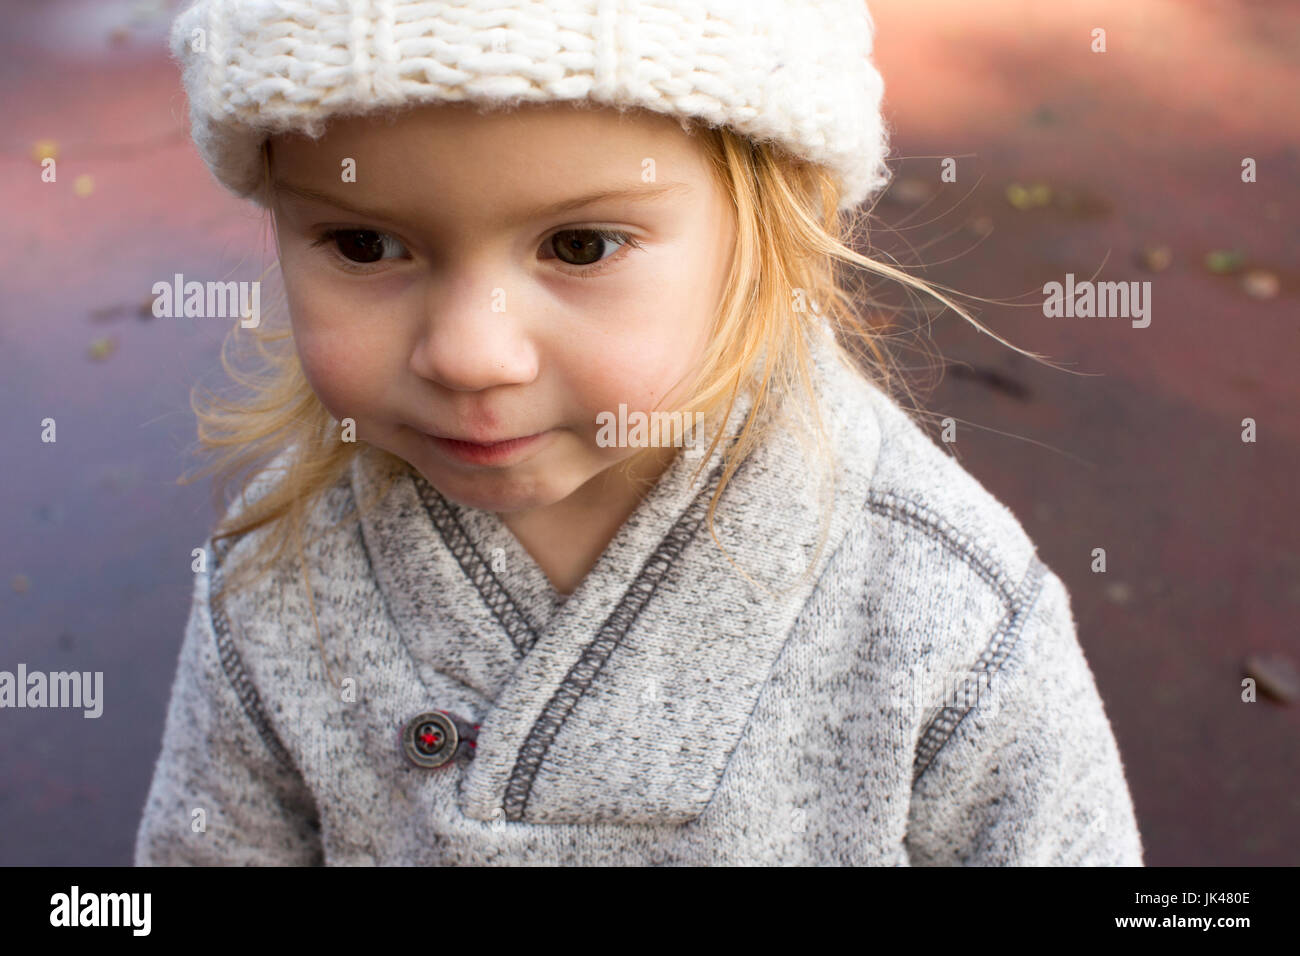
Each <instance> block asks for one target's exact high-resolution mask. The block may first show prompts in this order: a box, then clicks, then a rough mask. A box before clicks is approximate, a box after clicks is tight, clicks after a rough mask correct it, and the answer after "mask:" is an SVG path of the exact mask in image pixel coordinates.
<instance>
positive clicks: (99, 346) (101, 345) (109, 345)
mask: <svg viewBox="0 0 1300 956" xmlns="http://www.w3.org/2000/svg"><path fill="white" fill-rule="evenodd" d="M116 350H117V339H115V338H112V337H109V338H102V339H95V341H93V342H91V343H90V357H91V358H93V359H96V360H98V361H101V362H102V361H103V360H104V359H106V358H108V357H109V356H110V355H112V354H113V353H114V352H115V351H116Z"/></svg>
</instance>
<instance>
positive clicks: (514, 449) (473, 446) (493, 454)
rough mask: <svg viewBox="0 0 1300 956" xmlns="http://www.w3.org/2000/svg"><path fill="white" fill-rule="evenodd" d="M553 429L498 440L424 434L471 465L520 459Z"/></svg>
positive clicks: (457, 458)
mask: <svg viewBox="0 0 1300 956" xmlns="http://www.w3.org/2000/svg"><path fill="white" fill-rule="evenodd" d="M551 431H552V430H547V431H544V432H537V433H536V434H535V435H525V436H523V437H521V438H510V439H507V440H505V441H498V442H472V441H460V440H458V439H455V438H440V437H438V436H437V435H430V434H428V433H427V432H425V433H422V434H424V437H425V438H427V439H428V440H429V441H430V442H431V443H432V444H433V446H434V447H435V448H437V449H438V450H439V451H441V452H442V453H443V454H445V455H448V456H449V457H451V458H454V459H456V460H457V461H461V462H465V463H466V464H470V465H504V464H509V463H511V462H514V461H518V460H519V459H520V458H521V457H523V455H524V454H525V453H527V452H531V451H533V450H535V449H536V448H538V447H539V444H540V442H541V441H542V440H543V439H544V438H546V437H547V436H548V435H550V434H551Z"/></svg>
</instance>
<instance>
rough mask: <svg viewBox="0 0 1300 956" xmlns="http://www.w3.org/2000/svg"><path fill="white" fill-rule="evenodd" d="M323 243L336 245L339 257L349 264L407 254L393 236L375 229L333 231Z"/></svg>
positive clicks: (328, 233) (330, 231) (376, 260)
mask: <svg viewBox="0 0 1300 956" xmlns="http://www.w3.org/2000/svg"><path fill="white" fill-rule="evenodd" d="M323 241H325V242H332V243H334V247H335V248H336V249H338V251H339V255H341V256H342V257H343V258H344V259H347V260H348V261H349V262H357V263H371V262H379V261H380V260H381V259H384V258H386V257H387V258H392V257H394V256H398V257H400V256H401V255H403V254H404V253H405V252H406V248H405V247H404V246H403V245H402V244H401V243H400V242H398V241H397V240H396V239H394V238H393V237H392V236H390V235H388V234H387V233H383V232H377V231H376V230H374V229H331V230H329V232H327V233H326V234H325V238H324V240H323ZM385 253H387V256H385Z"/></svg>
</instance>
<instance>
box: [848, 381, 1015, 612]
mask: <svg viewBox="0 0 1300 956" xmlns="http://www.w3.org/2000/svg"><path fill="white" fill-rule="evenodd" d="M865 384H866V388H867V390H868V392H869V395H870V398H869V401H870V404H871V406H872V410H873V413H874V415H875V421H876V423H877V427H878V429H879V435H880V439H879V441H880V445H879V452H878V457H877V461H876V465H875V468H874V471H873V474H872V480H871V485H870V489H869V491H868V494H867V499H866V512H867V515H866V524H867V525H868V526H869V528H870V529H871V535H872V537H873V538H879V539H883V540H884V541H886V542H888V543H889V546H890V547H891V548H894V549H899V550H901V551H903V552H908V553H910V554H911V555H912V556H913V557H919V556H920V555H924V560H923V561H922V562H921V566H923V567H927V568H929V569H930V570H931V571H932V572H933V574H932V575H931V577H932V579H933V583H934V584H935V586H936V587H941V586H943V582H944V581H945V580H947V582H948V584H951V583H952V582H951V578H950V576H949V574H948V572H947V571H946V570H945V566H948V565H953V564H958V565H961V566H964V567H965V568H967V569H969V571H970V572H971V573H973V574H974V575H975V576H976V577H977V578H978V579H979V580H981V581H983V582H984V584H985V585H986V586H987V588H988V589H989V590H990V591H991V592H993V593H995V594H996V595H998V596H999V597H1000V598H1002V599H1005V600H1011V599H1012V598H1013V597H1014V594H1015V592H1016V589H1017V585H1018V583H1019V582H1020V581H1021V580H1022V579H1023V578H1024V577H1025V575H1026V574H1027V573H1029V572H1030V571H1032V570H1033V568H1034V564H1035V563H1036V562H1037V561H1038V558H1037V549H1036V547H1035V545H1034V542H1033V540H1032V539H1031V538H1030V537H1029V534H1028V533H1027V532H1026V531H1025V529H1024V526H1023V525H1022V524H1021V523H1020V520H1019V519H1018V518H1017V517H1016V515H1015V514H1014V513H1013V512H1012V511H1011V509H1010V508H1008V507H1007V506H1006V505H1005V504H1004V503H1003V502H1002V501H1000V500H999V499H998V498H997V497H996V496H995V495H994V494H993V493H992V492H991V491H989V490H988V489H987V488H986V487H985V486H984V485H983V484H982V483H981V482H980V481H979V480H978V479H977V478H975V476H974V475H972V474H971V473H970V472H969V471H967V470H966V469H965V468H964V467H963V466H962V465H961V463H960V462H959V461H958V460H957V459H956V458H955V457H953V456H952V455H950V454H949V453H948V452H946V451H944V450H943V449H942V448H940V446H939V445H938V444H936V442H935V441H934V440H933V439H932V438H931V437H930V436H929V435H928V434H926V432H925V431H924V430H922V428H921V426H920V425H918V424H917V423H916V422H915V421H914V420H913V419H912V418H911V417H910V416H909V415H908V414H907V412H906V411H904V409H903V408H902V407H900V406H899V405H898V404H897V402H895V401H894V400H893V399H892V398H891V397H889V396H888V395H886V394H885V393H884V392H883V391H881V390H880V389H879V388H878V387H877V386H875V385H874V384H871V383H865Z"/></svg>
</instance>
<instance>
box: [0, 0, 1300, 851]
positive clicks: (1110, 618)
mask: <svg viewBox="0 0 1300 956" xmlns="http://www.w3.org/2000/svg"><path fill="white" fill-rule="evenodd" d="M1135 7H1136V8H1139V9H1134V8H1135ZM871 9H872V10H873V12H874V14H875V18H876V22H877V27H878V37H877V59H878V63H879V65H880V68H881V70H882V72H883V73H884V76H885V79H886V104H885V105H886V113H887V116H888V118H889V121H890V123H891V125H892V127H893V129H894V140H893V142H894V153H895V156H896V159H895V160H894V162H893V163H892V165H893V168H894V170H895V180H894V183H893V185H892V186H891V188H890V190H889V192H888V193H887V194H886V195H885V197H884V198H883V199H882V200H881V201H880V202H879V203H878V205H877V206H876V208H875V212H876V215H877V217H878V219H879V225H878V226H877V228H876V229H875V231H874V232H873V234H872V236H871V238H872V241H873V242H874V243H875V244H876V245H877V246H878V248H879V249H880V250H882V252H881V255H882V257H884V256H888V257H893V258H894V259H895V260H896V261H898V262H899V263H901V264H902V265H904V266H906V267H908V268H909V270H910V271H913V272H915V274H917V275H920V276H922V277H924V278H926V279H929V280H931V281H934V282H938V283H942V284H944V285H946V286H949V287H951V288H954V289H957V290H959V291H961V292H964V293H967V294H969V295H975V296H983V297H986V298H989V299H996V300H1001V302H1000V303H999V304H988V303H983V304H977V305H978V308H979V312H978V314H977V318H978V319H979V320H980V321H982V322H984V323H985V324H986V325H988V326H989V327H990V328H992V329H994V330H995V331H996V332H997V333H998V334H999V335H1001V336H1003V337H1004V338H1007V339H1009V340H1010V341H1011V342H1013V343H1015V344H1016V345H1018V346H1019V347H1021V348H1024V349H1026V350H1029V351H1034V352H1039V353H1042V354H1045V355H1046V356H1047V357H1048V358H1049V359H1050V360H1051V361H1053V362H1055V363H1057V364H1059V365H1062V366H1065V367H1066V368H1067V369H1069V370H1071V371H1073V372H1075V373H1085V374H1082V375H1081V374H1070V372H1068V371H1060V370H1056V369H1052V368H1048V367H1045V366H1043V365H1041V364H1037V363H1035V362H1034V361H1032V360H1031V359H1029V358H1026V357H1025V356H1022V355H1018V354H1016V353H1015V352H1013V351H1011V350H1010V349H1008V348H1006V347H1005V346H1003V345H1000V344H999V343H997V342H995V341H993V340H992V339H991V338H989V337H987V336H984V335H982V334H980V333H979V332H978V331H976V330H975V329H973V328H972V327H971V326H969V325H967V324H966V323H965V322H963V321H962V320H961V319H960V318H958V317H956V316H954V315H953V314H952V313H951V312H948V313H946V314H944V315H942V316H941V317H939V318H937V319H936V321H934V322H933V323H931V324H930V325H929V326H928V328H927V334H928V335H929V336H930V339H931V341H930V342H928V343H924V342H920V341H916V340H909V339H905V338H904V339H899V340H897V342H896V346H897V347H898V348H899V349H900V351H899V353H898V354H899V355H900V357H901V358H902V359H903V360H904V362H905V363H906V364H909V365H912V366H915V367H916V368H917V369H918V370H919V371H920V372H922V373H923V374H922V380H923V381H928V383H929V384H931V385H933V386H934V388H933V391H931V392H928V393H923V398H924V402H923V404H924V406H925V408H926V409H928V410H929V412H930V413H931V414H932V415H933V416H934V417H935V418H936V419H937V418H941V417H943V416H948V415H951V416H952V417H953V418H955V419H956V420H957V421H958V432H957V434H958V440H957V442H956V443H955V445H953V446H952V450H953V451H954V452H955V453H956V454H957V456H958V457H959V459H960V460H961V461H962V463H963V464H964V465H965V467H966V468H967V469H968V470H970V471H971V472H972V473H973V474H974V475H975V476H976V477H977V478H979V480H980V481H981V482H983V483H984V484H985V485H986V486H987V487H988V488H989V489H990V490H991V491H993V492H994V494H996V495H997V496H998V497H999V498H1000V499H1001V500H1002V501H1004V502H1005V503H1006V504H1007V505H1008V506H1009V507H1010V508H1011V509H1012V510H1013V511H1014V512H1015V513H1016V514H1017V516H1018V517H1019V518H1020V519H1021V521H1022V522H1023V523H1024V525H1025V527H1026V529H1027V530H1028V532H1029V534H1030V535H1031V536H1032V537H1033V539H1034V540H1035V542H1036V543H1037V544H1038V547H1039V551H1040V554H1041V555H1042V557H1043V559H1044V560H1045V561H1046V562H1047V563H1048V565H1049V566H1050V567H1051V568H1052V569H1053V570H1055V571H1056V572H1057V573H1059V574H1060V575H1061V577H1062V578H1063V579H1064V581H1065V582H1066V584H1067V586H1068V587H1069V589H1070V592H1071V595H1072V602H1073V607H1074V612H1075V616H1076V619H1077V621H1078V629H1079V639H1080V642H1081V643H1082V645H1083V647H1084V649H1085V651H1086V653H1087V656H1088V659H1089V662H1090V664H1091V666H1092V668H1093V671H1094V673H1095V675H1096V678H1097V682H1098V685H1099V687H1100V689H1101V692H1102V696H1103V698H1104V700H1105V702H1106V708H1107V713H1108V714H1109V715H1110V718H1111V721H1112V723H1113V725H1114V727H1115V732H1116V736H1117V737H1118V740H1119V744H1120V749H1121V753H1122V755H1123V758H1124V762H1125V767H1126V770H1127V773H1128V778H1129V782H1130V786H1131V788H1132V791H1133V796H1134V801H1135V803H1136V806H1137V812H1138V822H1139V825H1140V827H1141V830H1142V835H1143V841H1144V845H1145V848H1146V854H1147V861H1148V864H1150V865H1154V866H1161V865H1189V864H1208V865H1295V864H1296V863H1298V862H1300V850H1298V849H1297V848H1298V847H1300V792H1298V790H1297V783H1298V782H1300V772H1298V771H1300V747H1298V746H1297V740H1298V739H1300V704H1298V703H1296V702H1294V701H1292V702H1291V703H1289V704H1288V703H1285V702H1284V701H1285V698H1286V695H1287V683H1288V680H1289V681H1291V682H1292V683H1294V677H1288V673H1287V670H1286V667H1287V664H1288V662H1290V664H1291V665H1292V666H1294V664H1295V662H1296V661H1297V659H1300V650H1298V648H1297V624H1296V617H1297V611H1300V534H1298V533H1297V530H1298V527H1300V516H1298V515H1300V512H1298V510H1297V507H1296V505H1297V492H1296V488H1297V480H1296V467H1297V464H1298V463H1300V414H1298V411H1297V410H1298V408H1300V404H1298V402H1297V398H1300V384H1298V382H1297V376H1296V374H1295V366H1296V362H1297V358H1298V357H1300V331H1298V328H1300V323H1298V322H1297V319H1298V318H1300V313H1298V310H1297V297H1298V296H1300V269H1298V268H1297V264H1298V263H1300V226H1297V223H1296V219H1295V213H1296V199H1297V197H1298V196H1300V148H1298V145H1297V141H1298V140H1300V108H1298V107H1297V102H1298V98H1297V93H1298V92H1300V8H1297V7H1296V5H1295V4H1294V3H1287V2H1284V0H1277V2H1249V3H1248V2H1238V3H1227V2H1219V3H1211V2H1204V3H1197V4H1188V3H1176V2H1170V0H1143V2H1142V3H1141V4H1131V3H1121V2H1118V0H1105V2H1087V3H1085V2H1078V3H1052V4H1043V3H1035V2H1033V0H1017V2H987V3H981V4H966V3H958V2H947V0H874V2H872V3H871ZM170 15H171V10H170V9H169V5H168V4H164V3H139V2H134V3H133V2H118V0H48V2H43V3H37V2H17V0H0V19H2V20H3V22H4V24H5V30H4V34H3V40H0V52H2V54H3V55H0V103H3V104H4V105H3V115H4V123H3V132H2V133H0V170H2V171H3V175H2V176H0V205H2V207H3V209H4V210H5V213H6V217H5V218H6V223H7V228H6V229H4V230H0V441H2V442H3V448H4V449H5V451H4V468H3V471H2V473H3V475H4V496H3V503H2V504H0V669H5V670H10V671H12V670H14V669H15V668H16V666H17V664H18V663H19V662H23V663H25V664H26V665H27V667H28V668H29V669H31V670H45V671H51V670H66V669H76V670H83V671H97V670H98V671H103V672H104V674H105V689H104V695H105V699H106V708H105V711H104V715H103V716H102V717H101V718H99V719H98V720H85V719H83V718H82V717H81V716H80V712H67V711H57V710H46V711H29V710H5V711H0V864H20V865H27V864H49V865H65V864H92V865H95V864H124V863H129V862H130V858H131V848H132V843H133V840H134V835H135V829H136V826H137V824H138V821H139V814H140V811H141V809H142V806H143V800H144V796H145V793H146V791H147V788H148V784H149V778H150V774H151V772H152V768H153V761H154V760H155V758H156V756H157V753H158V747H159V743H160V735H161V732H162V724H163V718H164V716H165V708H166V704H167V699H168V695H169V692H170V687H171V678H172V675H173V673H174V671H175V665H176V654H177V651H178V648H179V644H180V640H181V636H182V633H183V630H184V625H185V620H186V616H187V612H188V608H189V601H190V594H191V588H192V584H193V578H192V574H191V572H190V567H189V562H190V549H191V548H193V547H196V546H198V545H199V544H201V543H202V541H203V540H204V538H205V536H206V534H207V531H208V529H209V527H210V525H211V523H212V521H213V520H214V518H215V514H214V513H213V510H212V508H211V503H210V500H209V498H210V496H209V489H208V486H207V485H206V484H201V485H190V486H184V487H181V486H178V485H177V484H176V483H175V479H176V478H177V477H178V475H180V474H181V473H182V472H183V471H185V470H187V469H189V468H191V467H193V465H194V459H192V458H190V457H189V456H188V451H189V449H190V447H191V445H192V442H193V439H194V423H193V418H192V415H191V414H190V412H189V409H188V395H189V389H190V387H191V385H193V384H194V382H195V381H196V380H202V381H203V382H204V383H205V384H207V385H209V386H216V385H219V384H220V383H221V382H222V381H223V376H222V373H221V369H220V366H219V363H218V359H217V355H218V349H219V346H220V343H221V340H222V338H223V337H224V335H225V332H226V324H225V323H224V322H223V321H221V320H208V321H207V323H206V324H205V323H199V322H194V321H189V322H183V321H181V322H178V321H175V320H168V319H155V318H153V317H152V315H151V314H150V313H149V312H148V310H147V309H144V308H142V306H143V305H144V303H146V302H147V301H148V300H149V299H150V298H151V296H150V288H151V286H152V284H153V283H154V282H156V281H159V280H160V279H167V278H169V277H170V276H171V275H172V274H174V273H176V272H180V273H184V274H186V275H187V276H190V275H192V276H194V277H202V278H203V279H205V280H206V279H224V280H250V279H256V278H258V277H259V276H260V274H261V272H262V270H263V268H264V267H265V266H266V265H267V264H268V263H269V258H268V257H267V255H266V253H265V245H264V239H265V234H264V230H263V224H262V220H261V218H260V215H259V214H258V213H256V212H255V211H253V210H252V208H251V207H246V206H245V205H244V204H241V203H239V202H237V201H236V200H234V199H232V198H230V197H228V196H227V195H225V194H224V193H223V192H221V191H220V190H219V189H218V187H217V186H216V185H215V184H214V183H213V182H212V181H211V179H210V178H209V176H208V173H207V171H206V169H205V168H204V167H203V166H202V164H201V162H200V160H199V158H198V156H197V154H196V153H195V152H194V150H193V147H192V146H191V145H190V144H189V140H188V135H187V130H186V126H185V112H186V111H185V103H184V98H183V96H182V93H181V89H180V85H179V80H178V75H177V72H176V69H175V67H174V65H173V64H171V63H170V62H169V61H168V59H167V57H166V55H165V52H164V47H163V37H164V36H165V31H166V25H167V23H168V22H169V18H170ZM1097 27H1100V28H1103V29H1105V31H1106V44H1107V50H1106V52H1105V53H1104V54H1103V53H1093V52H1092V51H1091V49H1090V46H1091V44H1092V38H1091V34H1092V31H1093V29H1094V28H1097ZM38 144H43V145H38ZM51 149H53V150H54V154H55V155H56V157H57V162H58V182H57V183H55V184H47V183H41V182H40V176H39V174H40V167H39V165H38V161H37V160H38V157H39V156H40V155H41V154H42V152H43V151H44V152H47V153H48V152H49V151H50V150H51ZM944 157H954V158H956V160H957V181H956V182H955V183H945V182H941V181H940V176H939V173H940V162H941V160H942V159H943V158H944ZM1245 157H1251V158H1253V159H1255V160H1256V162H1257V166H1258V174H1257V177H1258V181H1257V182H1255V183H1243V182H1242V181H1241V162H1242V159H1243V158H1245ZM922 265H923V266H925V268H924V269H920V268H918V267H919V266H922ZM1099 270H1100V271H1099ZM1068 272H1069V273H1074V275H1075V277H1076V279H1085V278H1090V277H1094V275H1095V278H1097V279H1098V280H1105V281H1150V282H1151V283H1152V296H1151V297H1152V313H1151V315H1152V320H1151V324H1150V326H1149V327H1148V328H1144V329H1138V328H1133V327H1132V326H1131V325H1130V323H1129V321H1128V320H1127V319H1116V318H1110V319H1102V318H1055V319H1049V318H1045V317H1044V316H1043V314H1042V302H1043V295H1042V291H1041V290H1042V287H1043V284H1044V283H1046V282H1049V281H1058V282H1061V281H1064V278H1065V274H1066V273H1068ZM878 294H879V296H880V297H881V299H882V300H883V301H884V302H886V303H888V302H890V301H895V302H897V303H898V304H900V305H906V304H907V300H906V299H905V298H904V297H901V296H898V295H897V294H896V293H895V292H891V291H890V289H888V288H887V287H886V286H883V285H882V286H880V287H879V289H878ZM923 319H924V313H923V312H921V311H919V310H917V309H915V308H914V310H913V312H912V313H911V314H910V315H909V314H902V315H899V316H897V317H896V318H895V321H896V322H897V323H899V324H906V323H908V322H911V323H913V324H916V323H917V322H919V321H922V320H923ZM945 366H946V368H945ZM927 369H928V370H929V372H926V370H927ZM46 417H51V418H54V419H56V420H57V422H58V442H57V444H44V443H42V442H41V441H40V440H39V433H40V428H41V426H40V422H41V420H42V419H43V418H46ZM1243 418H1252V419H1254V420H1255V421H1256V422H1257V423H1258V439H1259V440H1258V442H1256V443H1254V444H1245V443H1243V442H1242V441H1241V439H1240V434H1241V429H1242V425H1241V422H1242V419H1243ZM936 434H937V431H936ZM1098 547H1101V548H1105V549H1106V553H1107V562H1108V570H1107V573H1105V574H1094V573H1092V571H1091V570H1090V566H1091V562H1092V551H1093V549H1094V548H1098ZM1251 655H1255V656H1258V657H1260V658H1261V660H1260V661H1259V662H1258V663H1254V662H1252V663H1251V664H1250V665H1249V667H1248V668H1247V665H1246V664H1245V661H1246V660H1247V659H1248V657H1250V656H1251ZM1247 669H1249V670H1250V672H1251V673H1252V674H1253V675H1255V676H1256V677H1257V678H1258V680H1259V681H1260V684H1261V686H1262V685H1264V684H1266V683H1267V684H1269V685H1270V686H1272V687H1274V688H1276V690H1275V695H1277V696H1275V697H1274V698H1270V697H1268V696H1266V695H1264V694H1262V693H1261V695H1260V699H1259V701H1258V702H1256V703H1253V704H1252V703H1243V702H1242V701H1241V680H1242V677H1243V676H1244V674H1245V673H1246V670H1247Z"/></svg>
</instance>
